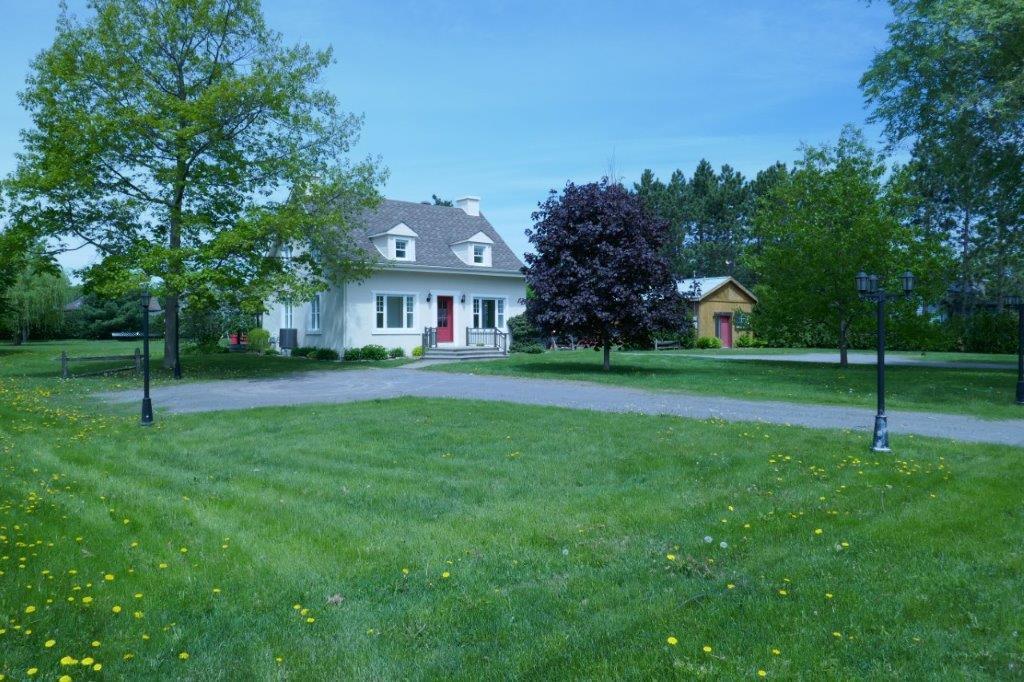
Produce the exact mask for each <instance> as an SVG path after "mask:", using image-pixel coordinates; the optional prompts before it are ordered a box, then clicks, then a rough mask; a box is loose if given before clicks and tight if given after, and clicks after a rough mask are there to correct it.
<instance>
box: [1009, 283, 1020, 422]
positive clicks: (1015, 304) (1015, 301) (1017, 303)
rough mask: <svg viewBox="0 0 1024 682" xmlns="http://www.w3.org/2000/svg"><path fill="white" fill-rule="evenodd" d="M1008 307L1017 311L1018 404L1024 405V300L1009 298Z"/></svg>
mask: <svg viewBox="0 0 1024 682" xmlns="http://www.w3.org/2000/svg"><path fill="white" fill-rule="evenodd" d="M1006 306H1007V307H1008V308H1016V309H1017V404H1018V405H1024V299H1022V298H1021V297H1020V296H1007V297H1006Z"/></svg>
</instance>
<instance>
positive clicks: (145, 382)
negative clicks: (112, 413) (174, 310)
mask: <svg viewBox="0 0 1024 682" xmlns="http://www.w3.org/2000/svg"><path fill="white" fill-rule="evenodd" d="M158 312H160V301H158V300H157V298H156V297H155V296H152V295H151V294H150V293H149V290H148V289H147V290H143V292H142V418H141V419H140V420H139V423H140V424H142V425H143V426H152V424H153V401H152V400H150V398H149V315H150V313H158Z"/></svg>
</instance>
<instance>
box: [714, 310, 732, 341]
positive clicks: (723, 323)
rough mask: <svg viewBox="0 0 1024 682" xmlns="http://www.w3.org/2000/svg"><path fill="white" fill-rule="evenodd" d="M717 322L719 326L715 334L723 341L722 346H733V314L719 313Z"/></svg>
mask: <svg viewBox="0 0 1024 682" xmlns="http://www.w3.org/2000/svg"><path fill="white" fill-rule="evenodd" d="M715 324H716V326H717V327H718V329H717V332H716V334H715V336H717V337H718V338H719V339H720V340H721V341H722V348H732V316H731V315H719V316H718V317H716V318H715Z"/></svg>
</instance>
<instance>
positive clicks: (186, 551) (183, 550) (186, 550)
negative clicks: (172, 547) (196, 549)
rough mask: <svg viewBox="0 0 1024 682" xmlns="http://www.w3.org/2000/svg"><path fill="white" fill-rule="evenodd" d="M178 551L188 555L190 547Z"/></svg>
mask: <svg viewBox="0 0 1024 682" xmlns="http://www.w3.org/2000/svg"><path fill="white" fill-rule="evenodd" d="M178 551H179V552H181V553H182V554H188V547H182V548H181V549H179V550H178Z"/></svg>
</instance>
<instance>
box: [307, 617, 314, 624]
mask: <svg viewBox="0 0 1024 682" xmlns="http://www.w3.org/2000/svg"><path fill="white" fill-rule="evenodd" d="M306 622H307V623H315V622H316V618H307V619H306Z"/></svg>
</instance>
